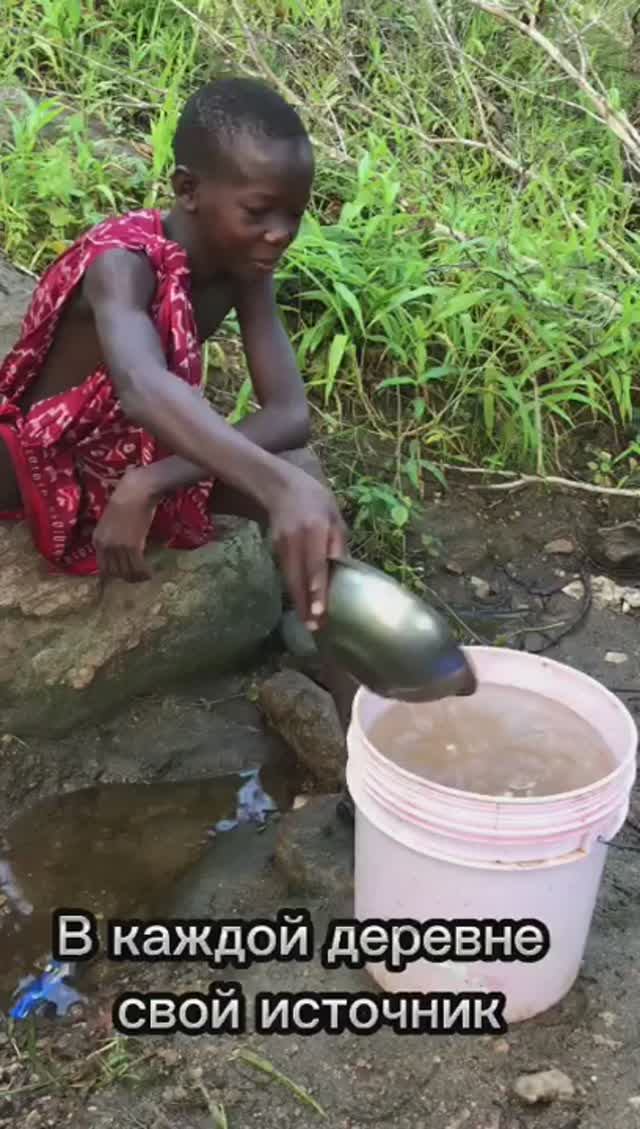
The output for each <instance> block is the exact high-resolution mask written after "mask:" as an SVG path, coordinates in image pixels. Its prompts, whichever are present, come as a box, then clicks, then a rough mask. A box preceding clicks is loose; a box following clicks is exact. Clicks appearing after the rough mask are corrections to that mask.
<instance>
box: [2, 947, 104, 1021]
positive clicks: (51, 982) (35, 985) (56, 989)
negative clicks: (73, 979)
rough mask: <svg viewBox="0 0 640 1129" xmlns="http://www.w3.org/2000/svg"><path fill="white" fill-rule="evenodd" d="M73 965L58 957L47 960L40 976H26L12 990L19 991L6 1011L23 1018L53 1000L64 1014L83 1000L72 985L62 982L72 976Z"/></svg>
mask: <svg viewBox="0 0 640 1129" xmlns="http://www.w3.org/2000/svg"><path fill="white" fill-rule="evenodd" d="M74 968H75V965H73V964H70V963H68V962H62V961H59V960H50V961H49V962H48V964H47V966H46V968H45V970H44V972H43V973H42V974H41V975H40V976H27V977H25V978H24V979H23V980H21V981H20V983H19V984H18V987H17V988H16V990H15V992H14V996H15V995H18V998H17V1000H16V1002H15V1003H14V1004H13V1005H12V1007H11V1010H10V1012H9V1015H10V1017H11V1018H12V1019H26V1018H27V1017H28V1016H29V1015H33V1014H34V1013H37V1012H39V1011H41V1010H42V1009H43V1008H44V1007H45V1005H46V1004H53V1006H54V1007H55V1009H56V1013H57V1014H58V1015H66V1013H67V1012H68V1011H69V1008H71V1007H73V1005H74V1004H78V1003H84V1002H85V1000H86V996H81V995H80V993H79V992H77V991H76V990H75V988H72V987H70V985H69V984H66V983H65V980H66V979H67V977H69V976H72V975H73V972H74Z"/></svg>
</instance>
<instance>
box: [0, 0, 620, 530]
mask: <svg viewBox="0 0 640 1129" xmlns="http://www.w3.org/2000/svg"><path fill="white" fill-rule="evenodd" d="M521 9H522V11H525V9H526V4H523V5H522V6H521ZM547 9H548V11H549V15H547V16H546V17H545V18H544V19H543V20H542V23H541V24H540V30H541V31H542V33H543V34H544V35H545V36H546V37H547V38H548V40H549V41H550V42H551V43H552V44H553V45H555V47H556V48H557V50H558V51H559V52H560V55H561V59H566V60H568V62H569V63H570V64H573V65H575V66H577V67H578V68H582V71H583V73H584V74H585V75H586V78H587V80H588V82H589V83H590V84H591V87H592V88H593V89H595V90H596V92H597V94H598V95H599V96H601V97H603V98H605V99H606V101H607V102H608V104H609V107H610V108H611V109H612V110H613V111H617V110H618V111H623V112H625V113H626V114H628V116H629V118H630V119H631V121H635V123H636V126H637V127H638V126H640V42H638V39H637V37H636V42H635V44H634V42H633V35H632V29H631V23H630V17H631V14H632V12H633V10H634V4H632V3H630V2H626V3H625V2H621V0H606V2H605V0H591V2H590V3H587V2H586V0H585V2H584V3H583V2H582V0H575V2H572V3H564V2H563V3H560V2H558V3H555V4H548V5H547ZM4 13H5V19H4V20H3V28H2V30H1V31H0V59H1V61H2V73H3V76H4V80H3V81H4V84H5V86H6V87H18V86H20V87H22V88H25V87H26V88H28V90H29V92H30V93H31V95H32V97H33V99H34V101H33V103H32V104H31V105H30V106H29V107H28V108H27V109H26V111H24V110H23V111H22V112H21V113H18V114H15V113H14V116H13V118H11V117H10V116H9V115H8V112H7V111H6V110H4V111H2V108H1V107H0V127H1V128H2V129H3V131H4V142H3V144H2V147H1V149H0V224H1V227H2V237H3V240H4V246H5V248H6V250H7V252H8V254H9V255H10V256H11V257H13V258H14V260H15V261H17V262H18V263H19V264H21V265H22V266H25V267H27V268H28V269H30V270H33V271H39V270H41V269H42V268H43V267H44V266H45V265H46V264H47V263H48V262H50V261H51V259H52V258H53V257H54V256H55V255H56V254H58V253H59V251H60V250H62V249H63V248H64V247H65V246H66V245H67V244H68V242H69V241H70V240H72V239H73V238H74V237H75V236H76V235H77V234H78V233H79V232H80V231H82V230H83V229H84V228H85V227H86V226H87V225H88V224H90V223H93V222H95V221H96V220H98V219H99V218H100V217H101V216H103V215H106V214H109V213H111V212H113V211H117V210H121V209H124V208H130V207H137V206H141V205H146V206H164V205H165V204H167V203H168V200H169V198H168V195H167V188H168V174H169V172H170V167H171V137H172V132H173V128H174V125H175V122H176V119H177V115H178V113H179V110H180V105H181V102H182V100H183V98H184V97H185V96H186V95H187V94H188V93H189V92H190V91H191V90H192V89H193V88H194V87H195V86H196V85H197V84H198V83H199V82H200V81H202V80H203V79H205V78H208V77H210V76H211V75H212V74H216V73H219V72H220V71H224V70H229V69H232V70H235V71H240V72H242V73H253V74H261V75H263V76H264V77H267V78H269V79H273V80H274V81H277V82H278V83H279V84H280V86H281V88H282V89H283V91H284V92H286V93H287V94H288V95H289V97H290V98H291V99H292V100H293V101H294V102H296V103H297V104H298V105H299V106H300V107H301V108H302V109H303V111H304V113H305V115H306V118H307V120H308V122H309V123H310V124H311V127H312V130H313V132H314V140H315V141H316V143H317V151H318V180H317V186H316V192H315V198H314V205H313V208H312V211H311V213H310V214H309V216H308V217H307V219H306V221H305V224H304V227H303V230H302V232H301V234H300V237H299V239H298V241H297V242H296V244H295V245H294V247H293V248H292V250H291V253H290V255H289V257H288V260H287V263H286V265H285V268H284V270H283V272H282V276H281V280H280V293H281V300H282V305H283V311H284V316H285V318H286V320H287V324H288V326H289V328H290V331H291V334H292V336H293V339H294V341H295V344H296V348H297V350H298V354H299V358H300V363H301V365H302V368H303V371H304V373H305V376H306V379H307V382H308V386H309V389H310V393H311V397H312V401H313V404H314V406H315V408H316V411H317V414H318V419H319V422H320V423H321V424H322V426H323V427H324V428H325V430H326V432H327V433H328V434H330V435H331V434H333V435H335V434H336V433H337V432H341V433H342V435H343V437H344V435H345V434H347V435H348V434H349V433H350V431H351V429H358V428H363V427H364V428H365V429H366V430H367V431H368V433H369V434H370V435H371V436H373V437H375V440H376V443H378V445H379V449H380V450H381V451H384V452H385V458H386V457H387V455H388V456H389V458H390V464H389V467H388V469H387V470H385V471H381V470H380V469H378V471H376V469H375V465H374V466H373V468H372V465H371V463H369V464H364V463H362V462H361V461H360V460H358V459H357V458H356V459H354V460H351V466H350V468H349V473H348V474H347V475H345V476H343V479H342V481H341V486H342V488H343V490H344V493H345V496H347V497H348V498H350V500H351V502H352V503H353V506H354V508H355V516H356V522H358V520H359V521H360V525H361V526H363V527H366V528H367V530H368V531H369V533H370V532H371V530H372V529H373V528H374V527H376V523H377V528H378V531H380V529H382V530H383V532H382V533H381V534H380V535H381V536H382V538H383V539H384V537H385V536H387V534H388V536H389V537H390V538H391V539H392V540H393V539H394V538H395V542H394V543H395V544H399V543H400V542H399V541H398V538H400V541H401V540H402V538H403V536H404V532H403V531H404V529H405V527H406V525H407V522H408V520H409V516H410V510H411V505H412V499H414V498H415V497H417V496H420V495H421V494H422V493H423V492H424V491H425V490H430V489H432V488H434V487H436V488H440V486H441V484H442V482H443V471H442V466H443V465H444V464H447V463H448V464H451V463H453V464H464V463H472V464H474V465H481V466H485V467H487V468H489V469H491V468H493V469H496V468H500V469H505V468H506V469H511V470H518V471H520V470H524V471H534V472H537V473H540V474H545V473H550V472H553V471H557V470H558V468H561V469H562V470H563V472H564V473H567V466H568V467H569V470H570V472H571V471H573V472H574V473H576V474H580V475H582V476H587V477H590V478H591V479H592V480H594V481H606V482H607V483H614V484H615V483H617V482H621V481H625V483H633V482H634V481H635V480H636V477H637V470H636V463H637V456H638V451H639V448H638V441H637V435H638V431H639V430H640V427H639V423H638V413H637V406H638V394H637V391H638V375H637V374H638V358H639V356H640V345H639V344H638V341H639V332H640V234H639V219H640V166H638V168H637V169H636V171H635V173H634V172H633V170H632V169H631V162H632V160H633V153H631V152H630V151H629V150H628V149H627V150H626V151H625V149H624V147H623V146H622V145H621V143H620V141H619V139H618V138H617V137H616V136H614V133H613V132H612V130H611V129H609V128H607V125H606V124H604V123H603V122H602V121H598V120H596V118H595V117H594V104H593V101H592V100H590V98H589V96H588V93H585V90H584V89H581V88H580V86H579V84H578V83H576V81H574V80H573V79H572V78H570V77H568V76H567V75H566V74H565V73H564V72H563V70H562V67H561V65H559V64H558V62H557V60H556V61H554V60H552V59H550V58H549V56H548V54H547V53H546V52H545V50H544V49H543V48H542V47H541V46H540V45H539V44H537V43H534V42H533V41H532V40H531V38H530V37H528V36H527V35H526V34H523V33H522V31H518V30H516V29H514V28H511V27H509V26H507V25H506V24H505V23H504V22H503V21H501V20H499V19H496V18H495V17H494V16H491V15H488V14H486V13H484V12H481V11H479V10H478V7H477V5H476V4H475V3H474V2H473V0H460V2H459V3H457V4H453V3H446V2H441V3H438V4H436V3H435V2H432V0H418V2H417V3H416V4H412V5H405V6H399V5H397V4H393V3H391V2H390V0H375V2H374V0H360V2H359V3H357V4H354V5H351V4H350V5H346V4H342V3H340V2H339V0H308V2H305V3H301V2H299V0H255V2H254V3H252V4H251V5H249V4H248V3H247V2H246V0H233V2H232V3H226V2H225V3H223V2H222V0H197V2H196V0H193V2H190V0H160V2H159V3H157V4H155V3H154V4H150V3H148V2H147V0H100V2H98V0H89V2H86V3H85V2H84V0H83V3H80V0H20V2H18V0H8V2H7V3H6V4H5V10H4ZM274 76H277V78H274ZM5 105H7V103H6V102H5ZM96 123H100V124H101V130H100V132H99V133H98V132H97V131H96ZM639 151H640V150H639ZM233 390H234V395H237V396H238V399H237V400H236V401H235V405H232V406H234V407H235V414H233V415H232V416H231V418H237V415H238V414H241V413H242V411H244V410H246V409H247V408H248V407H249V405H250V389H249V387H248V385H247V384H246V382H245V383H244V384H243V383H242V379H240V380H239V381H237V382H236V383H235V384H234V385H233ZM354 434H355V431H354ZM385 531H386V532H385Z"/></svg>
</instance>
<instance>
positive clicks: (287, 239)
mask: <svg viewBox="0 0 640 1129" xmlns="http://www.w3.org/2000/svg"><path fill="white" fill-rule="evenodd" d="M174 153H175V162H176V168H175V172H174V174H173V188H174V192H175V205H174V207H173V209H172V210H171V212H170V213H169V214H168V215H166V216H163V215H161V214H160V213H159V212H155V211H146V212H138V213H132V214H130V215H127V216H124V217H122V218H121V219H116V220H112V221H106V222H105V223H103V224H100V225H99V226H98V227H96V228H94V229H93V230H92V231H90V232H88V233H87V234H86V235H85V236H84V237H83V238H81V239H80V240H78V241H77V242H76V243H75V244H74V246H73V247H71V248H70V249H69V250H68V251H67V252H66V253H65V254H64V255H62V257H61V258H60V259H59V260H58V261H57V262H56V263H54V264H53V266H51V267H50V268H49V270H48V271H47V272H46V273H45V275H44V277H43V278H42V280H41V282H40V284H39V286H38V287H37V289H36V292H35V295H34V297H33V300H32V303H31V306H30V309H29V312H28V314H27V317H26V319H25V322H24V325H23V331H22V336H21V338H20V341H19V342H18V344H17V345H16V346H15V348H14V349H13V350H12V352H11V353H10V354H9V355H8V356H7V357H6V359H5V360H4V363H3V364H2V366H1V367H0V511H2V513H1V514H0V516H1V517H3V518H4V519H12V518H13V519H20V518H26V520H27V521H28V522H29V525H30V528H31V531H32V535H33V538H34V542H35V544H36V547H37V548H38V550H39V551H40V553H41V554H42V555H43V556H44V557H45V558H46V559H47V560H48V561H49V562H50V563H51V564H52V565H53V566H54V567H57V568H59V569H62V570H64V571H67V572H70V573H75V574H95V573H96V572H100V573H101V574H103V575H104V576H110V577H120V578H122V579H125V580H128V581H139V580H143V579H145V578H147V577H148V575H149V573H148V570H147V567H146V565H145V561H144V548H145V544H146V542H147V539H149V540H155V541H161V542H164V543H165V544H168V545H170V546H172V547H175V548H189V547H196V546H198V545H202V544H204V543H205V542H207V541H208V540H209V539H210V538H211V537H212V536H213V534H214V525H213V522H212V518H211V515H212V514H216V513H219V514H220V513H226V514H229V513H232V514H237V515H239V516H246V517H250V518H254V519H255V520H259V521H260V522H261V524H263V525H265V524H266V525H268V526H269V527H270V529H271V534H272V539H273V543H274V547H275V549H276V551H277V553H278V555H279V558H280V563H281V566H282V569H283V573H284V577H285V581H286V583H287V586H288V588H289V592H290V594H291V597H292V600H293V602H294V605H295V608H296V611H297V613H298V615H299V616H300V617H301V619H302V620H303V622H305V623H306V624H307V625H308V626H309V627H311V628H312V629H313V628H315V627H316V626H317V625H318V623H319V622H320V621H321V619H322V616H323V614H324V611H325V600H326V587H327V579H328V560H329V559H330V558H332V557H336V556H339V555H340V554H342V553H344V552H345V547H346V540H345V530H344V526H343V523H342V519H341V516H340V513H339V510H338V507H337V504H336V502H335V500H334V498H333V496H332V495H331V493H330V492H329V490H328V489H327V487H326V484H325V483H324V480H323V477H322V473H321V471H320V468H319V465H318V464H317V462H316V461H315V458H314V456H313V455H312V454H311V452H309V451H306V450H305V444H306V443H307V440H308V437H309V412H308V407H307V403H306V398H305V390H304V385H303V382H302V380H301V378H300V375H299V373H298V370H297V367H296V363H295V359H294V354H293V351H292V349H291V346H290V344H289V342H288V340H287V338H286V335H285V333H284V331H283V329H282V326H281V324H280V321H279V319H278V316H277V311H276V305H275V300H274V287H273V277H272V276H273V272H274V269H275V267H276V266H277V263H278V260H279V259H280V257H281V256H282V254H283V253H284V251H285V250H286V248H287V247H288V246H289V244H290V243H291V242H292V240H293V239H294V238H295V236H296V234H297V232H298V228H299V225H300V221H301V219H302V215H303V213H304V211H305V209H306V207H307V205H308V202H309V197H310V193H311V187H312V181H313V173H314V161H313V151H312V147H311V143H310V141H309V138H308V136H307V133H306V131H305V129H304V126H303V124H302V122H301V121H300V118H299V117H298V115H297V114H296V112H295V111H294V110H293V109H292V108H291V107H290V106H288V105H287V103H286V102H284V101H283V99H282V98H280V96H279V95H278V94H276V93H275V92H274V91H272V90H271V89H270V88H268V87H265V86H264V85H263V84H261V83H259V82H255V81H252V80H244V79H225V80H221V81H217V82H213V83H209V84H208V85H206V86H205V87H203V88H202V89H201V90H199V91H198V92H197V93H196V94H194V95H193V96H192V97H191V98H190V99H189V101H188V102H187V104H186V106H185V108H184V111H183V113H182V116H181V118H180V122H179V124H178V128H177V131H176V136H175V139H174ZM231 309H235V311H236V313H237V316H238V320H239V324H240V328H241V332H242V339H243V343H244V348H245V351H246V356H247V361H248V365H249V369H250V372H251V377H252V381H253V385H254V389H255V392H256V397H257V399H258V401H259V403H260V410H259V411H258V412H256V413H255V414H254V415H252V416H251V417H250V418H248V419H245V420H244V421H243V422H242V423H240V424H238V425H237V426H235V427H231V426H229V425H228V424H226V423H225V422H224V421H223V420H222V419H221V418H220V417H219V416H218V415H217V414H216V412H215V411H214V410H213V409H212V408H211V407H210V406H209V405H208V404H207V402H206V401H205V399H204V397H203V396H202V393H201V389H200V386H201V375H202V374H201V361H200V344H201V343H202V342H203V341H205V340H206V339H207V338H209V337H211V336H212V334H213V333H215V331H216V329H217V328H218V326H219V325H220V323H221V321H222V320H223V318H224V317H225V316H226V315H227V313H228V312H229V311H230V310H231Z"/></svg>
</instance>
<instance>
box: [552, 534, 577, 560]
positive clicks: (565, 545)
mask: <svg viewBox="0 0 640 1129" xmlns="http://www.w3.org/2000/svg"><path fill="white" fill-rule="evenodd" d="M544 551H545V553H554V554H557V555H558V556H568V555H569V554H570V553H575V551H576V547H575V543H574V542H573V541H571V540H570V538H569V537H558V538H557V539H556V540H555V541H549V542H547V544H546V545H545V547H544Z"/></svg>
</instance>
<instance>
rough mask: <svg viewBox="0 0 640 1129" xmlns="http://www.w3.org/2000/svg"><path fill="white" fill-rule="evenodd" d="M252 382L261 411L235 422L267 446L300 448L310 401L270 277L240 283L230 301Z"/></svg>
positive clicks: (305, 436) (306, 434)
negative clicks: (235, 314) (279, 314)
mask: <svg viewBox="0 0 640 1129" xmlns="http://www.w3.org/2000/svg"><path fill="white" fill-rule="evenodd" d="M234 304H235V309H236V312H237V315H238V322H239V325H240V332H241V334H242V343H243V345H244V351H245V355H246V358H247V364H248V366H249V372H250V374H251V382H252V384H253V388H254V391H255V394H256V398H257V400H258V403H259V404H260V410H259V411H257V412H254V413H253V414H252V415H249V416H247V417H246V418H245V419H244V420H242V422H241V423H239V424H238V425H237V427H238V429H239V430H240V431H242V433H243V435H246V436H247V438H249V439H252V440H253V442H254V443H258V444H259V446H260V447H264V449H265V450H267V451H273V452H274V453H278V452H279V451H292V450H296V449H297V448H299V447H304V446H305V445H306V444H307V443H308V441H309V436H310V430H311V429H310V419H309V406H308V404H307V397H306V393H305V387H304V383H303V380H302V377H301V376H300V372H299V371H298V365H297V363H296V358H295V354H294V351H293V349H292V347H291V343H290V341H289V338H288V337H287V334H286V331H285V329H284V326H283V325H282V322H281V321H280V318H279V316H278V309H277V305H276V300H275V293H274V284H273V278H272V277H271V276H270V275H267V276H266V277H264V278H261V279H259V280H258V281H257V282H254V283H250V284H246V285H244V286H242V287H238V291H237V294H236V296H235V300H234Z"/></svg>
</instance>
